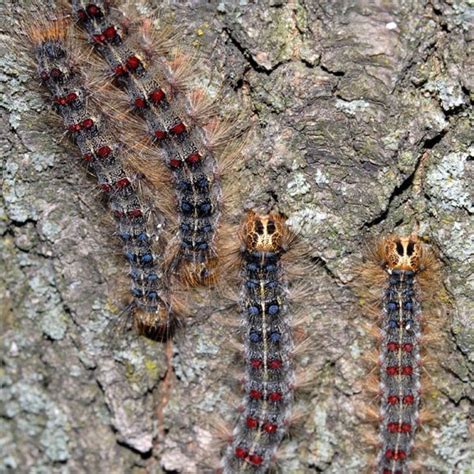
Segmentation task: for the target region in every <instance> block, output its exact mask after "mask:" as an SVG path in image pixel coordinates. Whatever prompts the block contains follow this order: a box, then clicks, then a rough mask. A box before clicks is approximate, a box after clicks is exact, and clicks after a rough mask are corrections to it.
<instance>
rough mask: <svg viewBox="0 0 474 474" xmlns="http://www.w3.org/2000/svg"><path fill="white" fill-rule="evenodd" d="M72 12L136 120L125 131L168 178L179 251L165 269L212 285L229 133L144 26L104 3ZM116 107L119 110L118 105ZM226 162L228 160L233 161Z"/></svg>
mask: <svg viewBox="0 0 474 474" xmlns="http://www.w3.org/2000/svg"><path fill="white" fill-rule="evenodd" d="M71 5H72V10H73V14H74V17H75V18H76V19H77V21H78V23H79V24H80V25H81V26H82V28H83V30H85V31H86V33H87V35H88V38H89V40H90V42H91V43H92V44H93V45H94V48H95V50H96V51H97V52H98V53H99V55H100V56H101V57H102V58H103V59H104V60H105V62H106V63H107V65H108V67H109V70H110V72H111V74H112V77H113V82H114V83H115V84H116V85H118V86H119V88H120V89H121V90H122V91H123V92H124V93H125V94H126V97H127V99H126V102H127V108H129V109H131V115H129V117H130V118H131V120H132V118H133V117H135V119H134V120H135V127H133V126H132V125H131V126H130V128H131V129H133V128H135V129H138V130H135V135H134V137H138V139H137V138H135V140H136V141H143V138H144V137H146V136H148V137H149V140H151V142H152V144H153V145H154V146H155V149H157V148H158V149H157V150H156V151H155V154H157V155H158V156H159V157H160V158H161V159H162V160H163V161H164V163H165V164H166V165H167V167H168V169H169V170H171V173H172V176H173V182H174V188H175V194H176V196H177V201H178V202H177V206H176V212H177V213H178V215H179V224H178V235H179V239H178V240H179V243H178V245H177V248H175V249H173V251H171V250H170V249H168V250H167V253H168V254H170V255H172V257H170V258H169V263H170V268H171V269H172V270H174V269H175V268H180V271H179V272H178V273H179V275H180V277H181V279H182V280H183V281H186V282H187V283H190V284H192V285H195V284H206V283H211V282H214V281H215V279H216V271H217V268H216V267H217V250H216V236H217V232H218V227H219V221H220V218H221V213H222V206H221V200H222V199H221V198H222V190H221V184H220V179H219V171H218V162H217V156H218V155H219V154H223V149H224V145H225V140H226V137H229V134H231V133H232V131H231V129H230V128H229V127H228V126H227V125H225V124H219V123H218V121H217V120H216V119H215V118H214V117H213V107H212V104H211V102H210V101H209V99H208V97H207V96H206V95H205V94H204V93H203V91H201V90H191V91H189V90H188V87H187V82H188V77H187V76H189V75H191V76H192V75H193V73H194V69H193V65H192V64H191V65H190V59H189V58H187V57H184V55H182V54H180V53H178V54H175V55H174V57H173V58H172V60H167V59H166V58H165V56H164V54H163V51H164V50H166V49H167V48H166V46H167V41H166V40H163V41H162V40H160V39H159V38H154V37H153V32H152V31H151V30H152V28H151V26H150V22H149V21H145V22H142V23H141V24H140V26H139V28H138V29H136V28H135V26H134V25H133V24H132V23H131V22H130V21H128V20H126V19H124V18H123V17H121V16H120V15H119V14H118V12H117V11H116V10H113V9H111V8H110V4H109V2H107V1H96V2H92V3H90V2H85V1H83V0H73V1H72V2H71ZM134 30H137V31H134ZM117 100H119V101H122V103H123V102H124V97H121V98H120V99H117ZM118 108H119V109H120V110H121V109H122V108H121V107H118ZM136 118H139V119H140V121H141V123H140V121H139V122H138V124H137V123H136ZM143 128H145V129H146V130H143ZM136 132H138V135H137V133H136ZM230 155H231V156H227V159H232V158H233V157H234V156H235V153H234V152H230ZM142 169H143V167H142ZM144 172H145V174H146V173H147V172H146V170H145V171H144Z"/></svg>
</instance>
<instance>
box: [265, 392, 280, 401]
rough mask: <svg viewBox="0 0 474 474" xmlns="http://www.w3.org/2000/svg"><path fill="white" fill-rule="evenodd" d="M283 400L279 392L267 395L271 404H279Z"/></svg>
mask: <svg viewBox="0 0 474 474" xmlns="http://www.w3.org/2000/svg"><path fill="white" fill-rule="evenodd" d="M282 398H283V395H282V394H281V392H272V393H270V395H268V399H269V400H270V401H272V402H279V401H280V400H281V399H282Z"/></svg>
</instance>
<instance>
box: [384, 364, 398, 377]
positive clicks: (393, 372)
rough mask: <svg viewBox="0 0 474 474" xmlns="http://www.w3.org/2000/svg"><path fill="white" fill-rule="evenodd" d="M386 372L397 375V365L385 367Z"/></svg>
mask: <svg viewBox="0 0 474 474" xmlns="http://www.w3.org/2000/svg"><path fill="white" fill-rule="evenodd" d="M386 372H387V375H392V376H393V375H397V374H398V367H397V366H394V367H387V369H386Z"/></svg>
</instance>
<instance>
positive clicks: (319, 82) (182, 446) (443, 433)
mask: <svg viewBox="0 0 474 474" xmlns="http://www.w3.org/2000/svg"><path fill="white" fill-rule="evenodd" d="M137 3H143V11H144V12H145V13H147V12H148V13H151V14H153V15H158V14H159V15H165V16H167V17H171V18H172V22H173V24H174V25H175V28H176V30H177V31H178V32H179V33H180V34H182V35H183V36H184V40H182V43H183V44H184V45H186V46H188V47H189V48H190V49H192V50H195V51H196V52H197V54H198V55H199V57H201V58H203V59H202V60H203V62H205V63H206V65H207V67H208V69H209V70H210V71H211V76H210V79H209V80H207V82H206V81H204V82H203V84H204V85H205V86H206V87H207V88H208V89H209V90H210V91H211V92H213V93H219V94H222V97H224V98H225V99H224V100H222V101H220V102H219V105H220V107H221V109H220V111H219V112H220V113H223V114H227V113H230V112H235V111H239V110H242V111H243V114H244V116H245V117H248V118H249V122H251V123H252V129H253V133H254V135H253V139H252V140H251V141H250V143H249V145H248V146H247V148H246V150H245V154H246V156H247V157H248V159H247V161H246V162H245V164H242V166H240V167H237V168H236V169H234V170H233V171H232V173H233V174H232V176H231V180H232V181H234V182H235V184H236V186H235V187H236V188H237V200H236V203H237V205H236V207H235V208H234V209H233V210H232V212H233V214H235V215H236V216H238V214H239V212H240V210H239V208H241V210H242V212H243V210H244V209H248V208H258V207H260V208H261V207H264V208H267V209H269V208H273V209H277V210H279V211H281V212H283V213H284V214H285V215H287V216H288V217H289V222H290V224H291V225H292V227H293V228H294V229H295V230H296V231H297V232H298V233H299V235H300V238H301V240H302V242H303V243H304V245H305V246H306V247H307V253H308V255H307V256H306V257H305V258H306V259H307V260H308V263H317V265H316V266H315V267H314V269H313V270H312V271H311V272H310V273H308V275H307V276H306V278H307V282H308V285H309V286H310V287H311V288H312V290H313V294H312V295H311V298H310V301H308V303H307V304H306V305H305V306H304V314H305V316H306V317H307V320H308V322H307V334H308V336H309V337H310V338H311V341H312V342H313V349H312V350H311V352H310V353H309V354H308V356H307V360H306V363H307V364H308V366H309V367H311V369H310V370H312V371H313V372H314V374H313V375H314V382H313V383H312V385H311V387H310V389H309V390H308V391H307V392H306V393H304V394H302V395H301V396H300V397H298V403H297V405H298V406H299V407H300V408H301V409H302V412H303V421H302V423H300V425H301V426H299V427H298V429H297V430H296V432H295V433H293V434H292V435H291V436H290V437H289V438H288V439H287V440H285V441H284V443H283V445H282V448H281V451H280V452H279V455H278V463H277V466H278V468H279V469H281V471H282V472H285V473H306V472H308V473H309V472H327V473H342V472H344V473H358V472H364V470H365V469H366V468H367V466H368V465H369V463H370V461H371V454H370V448H369V446H368V445H367V444H366V442H365V441H364V439H363V436H362V435H363V432H364V431H365V429H366V427H365V425H363V423H362V422H361V418H360V416H359V415H360V413H359V412H360V408H359V405H358V402H361V401H362V402H364V401H365V402H368V401H370V400H368V396H366V395H365V393H364V391H365V389H364V379H365V378H366V369H365V368H364V365H363V362H362V359H363V356H364V355H365V353H366V351H367V350H368V347H369V343H368V341H367V340H366V336H364V332H363V331H362V330H361V326H362V321H363V320H364V319H363V315H362V313H363V310H361V308H360V307H359V303H358V299H357V297H356V296H355V294H354V293H353V291H351V284H350V281H351V279H352V278H353V276H354V265H355V264H356V262H357V261H358V260H359V259H360V258H361V255H362V254H363V253H364V250H365V248H366V246H367V245H370V243H371V242H373V240H374V238H377V237H378V236H381V235H384V234H387V233H391V232H394V231H395V232H399V233H402V234H403V233H405V234H406V233H411V232H413V231H414V230H417V231H418V233H419V234H420V235H422V236H423V237H426V238H427V239H428V240H429V241H430V243H431V244H432V245H433V246H434V248H435V249H436V251H437V252H438V254H439V256H440V259H441V261H442V264H443V278H444V282H445V285H446V289H447V292H448V294H449V298H448V299H449V301H447V308H448V311H447V312H446V324H445V327H444V331H443V332H444V334H443V336H444V337H445V338H446V344H445V349H444V350H443V353H442V354H440V364H439V365H440V367H439V369H438V370H437V371H435V372H434V373H432V374H431V376H432V382H433V384H434V385H436V386H437V387H438V388H439V395H438V398H437V401H436V403H437V408H436V413H435V414H436V421H437V423H436V424H435V425H433V426H426V427H424V429H426V430H427V431H428V432H429V433H430V434H431V435H432V439H433V441H432V444H431V445H429V446H428V448H427V449H426V452H423V454H422V459H423V461H424V462H425V464H426V465H427V466H429V467H425V468H424V472H442V473H448V472H451V473H468V472H472V470H471V469H472V463H473V460H472V452H469V449H468V442H469V418H468V410H469V408H470V404H471V403H472V391H470V390H471V385H470V383H472V378H471V379H470V375H471V374H472V349H473V345H472V342H473V322H472V319H470V317H471V318H472V315H473V314H474V305H473V292H474V280H473V274H474V267H473V258H472V257H473V254H474V243H473V235H474V226H473V223H474V220H473V219H472V213H473V207H472V197H473V184H472V183H473V178H474V172H473V162H472V146H471V148H470V145H471V140H472V128H471V127H470V122H469V113H470V104H471V102H470V101H471V98H472V96H471V94H472V77H473V74H472V68H471V70H470V69H469V62H468V61H469V56H468V48H469V46H472V34H473V29H472V25H470V24H469V21H470V20H471V19H472V15H473V10H472V8H471V9H470V5H469V4H471V6H472V3H471V2H469V1H461V0H451V1H437V0H433V1H425V0H421V1H417V0H406V1H395V0H387V1H382V0H378V1H375V2H372V1H344V0H336V1H327V0H326V1H316V0H290V1H286V2H285V1H278V0H272V1H269V0H265V1H259V2H249V1H247V0H241V1H240V2H234V1H231V0H223V1H221V2H216V1H211V2H207V1H202V0H201V1H177V0H173V1H171V2H163V3H162V4H161V3H159V2H157V1H156V0H148V1H145V0H141V2H137ZM48 5H51V2H50V3H48ZM53 5H54V3H53ZM0 8H2V16H1V20H0V21H1V23H0V33H1V45H0V51H1V54H0V63H1V69H2V73H1V74H0V87H1V92H2V96H1V99H0V101H1V102H0V107H1V108H0V120H1V123H2V126H1V131H2V132H1V135H0V140H1V143H0V146H1V152H2V161H1V166H2V172H3V181H2V196H1V202H0V206H1V207H0V216H1V218H0V234H1V236H2V241H1V259H2V269H3V271H2V272H1V275H0V292H1V293H0V294H1V298H2V302H1V306H0V324H1V338H0V357H1V366H0V433H1V436H0V472H18V473H24V472H25V473H27V472H28V473H63V472H64V473H66V472H71V473H76V472H77V473H82V472H87V473H88V472H91V473H102V472H104V473H130V472H133V473H136V474H137V473H142V472H155V473H162V472H179V473H190V474H191V473H199V472H212V466H213V465H218V462H219V458H220V450H221V449H222V442H221V441H220V440H219V439H217V438H216V435H215V433H214V428H213V426H214V425H215V424H216V421H213V420H221V421H222V422H223V423H226V424H228V425H229V426H230V427H232V426H233V423H234V420H235V416H236V413H237V410H236V409H237V406H238V403H239V402H238V400H239V398H240V396H241V394H240V391H239V390H240V388H239V386H238V383H236V382H234V378H235V379H236V380H238V377H239V370H240V368H241V363H240V361H239V358H238V357H236V355H235V352H233V351H232V350H231V347H232V345H233V344H235V343H237V342H238V341H239V336H238V330H237V329H236V328H233V327H232V326H225V325H223V323H222V321H224V320H228V321H230V322H232V321H238V320H239V319H238V318H239V315H238V311H237V309H236V308H235V307H233V305H232V304H231V303H229V302H228V301H227V300H225V299H223V298H222V297H220V296H219V295H218V294H217V293H216V292H215V291H212V290H193V291H192V292H191V293H190V299H191V300H192V302H193V306H192V307H193V312H192V317H191V318H190V319H189V321H188V322H187V326H186V328H185V329H184V330H182V331H180V332H179V334H178V335H177V337H176V338H175V340H174V341H173V344H172V346H171V345H168V346H166V345H164V344H160V343H154V342H151V341H148V340H146V339H145V338H142V337H137V336H136V335H134V333H133V331H120V328H119V325H118V324H116V323H115V322H116V321H117V320H118V319H120V314H119V313H120V311H121V309H123V308H121V307H120V303H119V302H120V301H121V300H120V295H118V294H117V281H118V280H119V277H121V275H123V274H125V273H126V268H125V264H124V262H123V260H122V258H121V256H120V248H119V246H118V245H117V242H116V237H115V236H114V231H113V226H112V225H109V223H108V221H109V220H110V219H109V218H108V217H107V211H106V207H105V205H104V204H103V203H101V201H100V199H98V196H99V192H98V191H97V190H96V188H95V187H94V181H93V179H91V178H90V177H88V176H87V173H86V172H85V171H84V169H83V168H81V166H79V164H78V162H79V159H78V156H77V153H76V150H75V149H74V148H73V147H71V146H70V145H67V140H66V139H62V136H61V131H60V128H59V127H54V126H52V125H48V123H49V122H48V120H49V117H51V116H52V112H51V111H50V110H49V109H50V107H49V105H48V104H47V103H46V102H45V101H44V96H42V95H41V92H40V91H41V88H40V86H39V84H38V83H37V80H36V78H35V77H34V73H32V72H31V70H30V69H29V66H28V64H26V62H25V57H24V55H22V54H20V52H19V51H18V50H17V47H16V46H13V40H12V38H13V35H14V34H15V33H16V32H17V29H18V24H17V23H16V22H15V19H14V18H13V17H12V15H13V12H12V11H11V7H9V6H8V5H3V7H0ZM19 8H21V7H19ZM24 8H26V9H27V8H28V7H24ZM47 8H48V7H46V5H45V9H47ZM236 290H237V291H238V288H237V289H236ZM428 324H429V322H428ZM167 353H168V356H169V357H171V358H172V367H173V370H172V371H168V372H167V367H168V365H169V364H168V363H167ZM235 400H237V405H236V401H235Z"/></svg>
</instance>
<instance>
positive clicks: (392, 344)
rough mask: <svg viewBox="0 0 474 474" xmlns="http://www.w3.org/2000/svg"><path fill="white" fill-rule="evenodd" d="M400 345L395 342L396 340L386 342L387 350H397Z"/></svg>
mask: <svg viewBox="0 0 474 474" xmlns="http://www.w3.org/2000/svg"><path fill="white" fill-rule="evenodd" d="M399 347H400V346H399V345H398V344H397V343H396V342H389V343H388V344H387V350H388V351H390V352H394V351H396V350H398V348H399Z"/></svg>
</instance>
